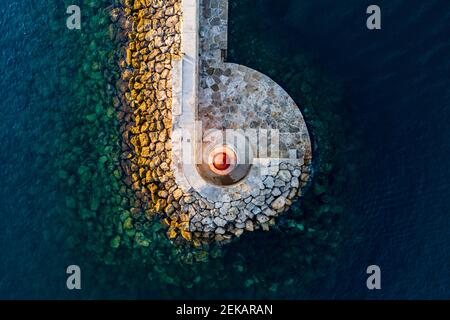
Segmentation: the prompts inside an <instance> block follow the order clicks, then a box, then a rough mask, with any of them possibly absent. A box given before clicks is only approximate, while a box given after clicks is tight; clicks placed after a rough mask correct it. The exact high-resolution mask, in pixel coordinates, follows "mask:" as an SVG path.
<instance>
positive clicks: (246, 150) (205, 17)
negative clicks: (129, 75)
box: [172, 0, 312, 241]
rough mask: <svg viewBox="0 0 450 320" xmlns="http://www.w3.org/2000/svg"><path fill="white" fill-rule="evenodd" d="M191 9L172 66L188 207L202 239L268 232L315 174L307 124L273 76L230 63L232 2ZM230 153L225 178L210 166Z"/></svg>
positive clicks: (205, 2)
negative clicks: (217, 156)
mask: <svg viewBox="0 0 450 320" xmlns="http://www.w3.org/2000/svg"><path fill="white" fill-rule="evenodd" d="M182 13H183V14H182V15H183V16H182V27H181V39H182V40H181V41H182V45H181V51H182V58H181V59H179V60H175V62H174V63H173V65H172V116H173V125H172V151H173V152H172V171H173V173H174V177H175V181H176V183H177V185H178V186H179V187H180V189H181V190H182V192H183V195H182V197H181V199H180V207H181V209H180V211H181V212H182V213H183V214H185V215H188V217H189V230H188V231H189V232H190V233H191V234H192V235H193V237H194V238H196V239H205V240H206V239H208V240H211V239H215V240H217V241H224V240H229V239H232V238H233V237H236V236H240V235H241V234H242V233H243V232H244V231H254V230H255V229H260V228H262V229H264V230H268V229H269V227H270V225H273V224H275V218H276V217H277V216H278V215H280V214H282V213H283V212H285V211H286V210H287V209H288V208H289V206H290V205H291V204H292V202H293V201H294V200H296V199H298V198H299V196H301V194H302V190H303V189H304V187H305V185H306V184H307V181H308V179H309V177H310V164H311V158H312V156H311V154H312V153H311V143H310V139H309V134H308V130H307V127H306V124H305V121H304V119H303V116H302V114H301V112H300V110H299V108H298V106H297V105H296V104H295V102H294V101H293V100H292V98H290V97H289V95H288V94H287V93H286V92H285V91H284V90H283V89H282V88H281V87H280V86H279V85H278V84H276V83H275V82H274V81H273V80H271V79H270V78H269V77H267V76H265V75H264V74H262V73H260V72H258V71H255V70H252V69H250V68H248V67H245V66H242V65H238V64H233V63H228V62H226V52H227V27H228V1H225V0H221V1H219V0H182ZM222 147H224V148H227V150H229V151H230V153H232V154H233V155H234V156H235V157H234V158H233V157H231V158H233V159H234V161H235V162H236V163H231V165H233V167H232V168H231V169H230V170H229V171H230V172H231V173H229V174H228V173H227V174H224V175H223V176H222V175H221V174H220V172H218V171H217V170H210V169H211V168H212V167H211V163H208V161H209V160H208V159H210V158H211V154H212V153H213V152H215V151H214V150H217V148H222ZM227 152H228V151H227ZM212 155H214V154H212ZM225 167H226V168H228V167H229V164H227V166H225Z"/></svg>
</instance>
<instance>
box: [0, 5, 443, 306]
mask: <svg viewBox="0 0 450 320" xmlns="http://www.w3.org/2000/svg"><path fill="white" fill-rule="evenodd" d="M231 2H233V3H235V4H236V6H235V7H233V9H232V11H231V14H230V15H231V20H232V21H233V19H237V15H239V16H241V17H245V19H246V20H248V24H247V25H245V26H244V25H241V26H242V29H243V30H245V33H244V34H238V32H237V31H238V30H236V29H232V30H230V34H229V37H230V38H231V40H230V43H231V46H232V49H233V52H234V54H233V55H232V56H233V59H234V60H237V61H240V60H242V61H244V60H245V61H247V58H248V57H246V56H245V53H244V52H241V51H240V50H239V42H233V40H232V38H233V37H239V39H245V38H246V37H247V36H248V39H249V40H251V39H252V38H258V37H259V38H260V39H263V40H264V41H265V43H267V46H268V48H271V47H273V48H277V49H279V50H280V52H281V53H280V55H282V56H283V57H288V58H289V57H291V56H294V55H297V54H299V53H300V54H305V55H306V56H308V57H310V58H311V59H312V60H313V61H314V62H315V64H316V65H317V66H320V68H321V69H322V70H324V71H325V72H326V73H327V74H329V75H330V76H331V77H333V78H334V79H335V81H336V82H338V83H340V84H341V85H342V86H343V90H344V100H343V101H344V103H348V105H349V106H351V107H348V108H347V107H345V106H341V105H340V106H337V107H336V110H333V111H334V112H336V113H337V114H340V115H341V116H342V117H345V119H346V121H348V122H349V123H350V124H351V127H352V130H350V131H347V132H346V134H347V136H348V140H349V141H350V140H352V139H353V138H355V139H356V140H358V141H359V143H360V144H361V145H362V149H360V150H358V152H347V153H345V154H343V155H342V158H343V159H344V160H345V159H346V160H347V162H348V163H349V164H351V165H352V166H355V172H357V175H356V176H354V178H353V181H349V182H348V184H344V185H343V187H342V192H341V197H342V199H345V200H346V201H347V202H351V203H352V205H351V206H350V209H349V211H347V212H346V213H345V214H347V215H348V216H349V217H351V219H350V222H349V223H350V224H351V229H352V232H351V235H350V238H349V239H348V241H347V242H346V244H344V246H343V249H342V251H343V253H342V255H341V256H339V258H338V260H337V261H336V262H335V263H334V264H333V265H330V266H329V270H328V271H327V276H326V279H325V280H324V281H323V283H322V284H320V285H317V286H316V287H314V288H312V289H311V290H309V294H308V295H307V296H292V297H291V298H303V299H308V298H326V299H334V298H337V299H346V298H352V299H354V298H362V299H366V298H371V299H413V298H421V299H429V298H440V299H442V298H447V299H448V298H450V273H449V271H450V216H449V215H450V182H449V181H450V166H449V163H450V89H449V88H450V59H449V57H450V38H449V35H450V3H449V2H448V1H446V0H429V1H420V0H389V1H388V0H377V1H365V0H347V1H345V2H344V1H334V0H315V1H298V0H282V1H281V0H280V1H276V2H274V1H270V0H255V1H253V3H254V4H253V7H252V10H246V8H240V7H239V1H231ZM374 3H376V4H378V5H379V6H380V7H381V9H382V30H378V31H369V30H367V28H366V17H367V15H366V14H365V11H366V8H367V6H368V5H370V4H374ZM244 9H245V10H244ZM64 16H65V8H64V6H62V5H61V3H60V2H57V1H44V0H39V1H31V0H21V1H18V0H12V1H8V2H6V1H3V2H1V3H0V27H1V30H2V37H1V38H0V42H1V43H0V48H1V59H0V67H1V68H0V70H2V74H1V77H0V81H1V84H0V98H1V99H0V114H1V119H0V142H1V144H0V160H1V161H0V217H1V221H2V223H1V224H0V225H1V231H0V298H9V299H10V298H40V299H42V298H73V297H84V298H90V297H91V295H83V292H82V293H80V294H73V293H71V292H67V290H65V268H66V266H67V265H69V264H72V263H73V262H72V261H71V260H70V259H69V260H68V259H67V257H66V256H65V255H63V252H65V250H66V248H65V247H64V246H63V245H62V243H63V242H62V241H61V239H62V238H65V237H67V236H69V235H68V234H67V233H63V234H58V230H59V228H58V225H57V222H56V221H58V218H61V216H64V214H65V212H64V209H63V208H64V205H63V204H62V202H63V201H62V193H64V190H61V189H62V188H63V187H62V185H60V184H58V182H57V181H54V179H52V175H55V174H56V173H55V172H56V171H55V168H54V167H53V166H52V165H53V162H54V158H55V155H54V150H58V147H57V144H58V143H59V142H58V135H60V134H61V132H62V131H64V126H63V124H62V123H61V118H57V117H55V114H56V113H60V111H61V110H64V108H66V107H67V106H69V105H70V103H68V98H70V97H68V96H67V92H64V91H61V86H60V82H61V68H62V67H64V66H68V64H70V63H71V62H69V61H72V60H73V59H75V60H76V59H78V60H79V61H82V59H84V57H83V55H82V54H80V56H79V58H77V57H75V58H74V57H71V59H72V60H70V59H68V55H73V48H68V47H67V46H66V44H65V43H66V42H65V39H62V38H61V37H62V36H61V34H62V32H61V29H63V28H65V25H64ZM51 17H53V18H52V19H53V20H52V19H51ZM54 17H61V20H56V22H55V18H54ZM250 66H251V65H250ZM69 67H70V66H69ZM258 67H259V66H258ZM259 69H261V71H263V72H265V73H268V74H270V73H271V71H270V70H264V67H260V68H259ZM273 77H274V78H276V80H277V81H279V82H281V83H282V80H283V79H282V76H281V75H274V76H273ZM277 77H279V79H277ZM287 89H288V91H289V88H287ZM307 120H308V119H307ZM64 125H65V126H67V125H69V126H70V123H69V124H66V123H65V124H64ZM330 135H333V132H330ZM343 143H345V141H344V142H343ZM361 150H362V151H361ZM248 254H250V255H251V252H249V253H248ZM317 254H319V255H320V252H318V253H317ZM371 264H376V265H379V266H380V267H381V271H382V290H380V291H368V290H367V289H366V286H365V282H366V277H367V275H366V273H365V271H366V267H367V266H368V265H371ZM286 269H290V266H289V261H286ZM225 272H226V271H225ZM100 291H101V290H100ZM152 294H153V295H154V293H152ZM286 295H288V294H285V295H284V296H286ZM99 296H105V292H103V293H102V292H101V293H99ZM216 296H217V293H216ZM223 296H225V297H232V296H233V292H226V293H225V292H224V293H223ZM258 296H260V295H258ZM137 297H139V296H137ZM131 298H132V297H131Z"/></svg>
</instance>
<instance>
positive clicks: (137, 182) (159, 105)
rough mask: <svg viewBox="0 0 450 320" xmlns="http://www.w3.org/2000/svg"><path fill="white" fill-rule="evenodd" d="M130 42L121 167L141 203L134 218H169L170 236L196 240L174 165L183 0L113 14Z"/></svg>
mask: <svg viewBox="0 0 450 320" xmlns="http://www.w3.org/2000/svg"><path fill="white" fill-rule="evenodd" d="M112 16H113V19H115V20H117V21H118V23H119V25H120V27H121V28H122V33H124V34H125V35H126V39H127V44H126V51H125V54H124V56H125V57H124V59H123V60H122V61H121V62H120V66H121V68H122V70H123V71H122V76H121V79H120V80H119V82H118V83H117V88H118V89H119V91H120V92H121V95H122V99H121V101H117V104H120V105H121V110H120V112H119V114H118V117H119V120H121V122H122V126H121V129H120V131H121V134H122V156H121V166H122V169H123V171H124V173H125V175H124V176H125V183H126V184H127V185H128V186H129V187H131V188H132V189H133V190H134V192H135V194H136V198H137V200H136V201H135V202H134V203H133V204H132V206H133V208H132V209H131V213H132V215H135V216H138V215H140V214H141V213H142V212H145V215H146V216H148V217H151V216H153V215H155V214H163V215H165V216H167V218H166V219H165V221H166V223H167V224H168V225H169V231H168V235H169V237H170V238H176V237H177V235H181V237H183V238H184V239H186V240H191V235H190V233H189V232H188V231H187V230H188V229H189V217H188V216H187V215H186V214H184V215H183V214H179V209H180V204H179V200H180V198H181V197H182V192H181V190H180V189H178V187H177V185H176V183H175V180H174V177H173V173H172V172H171V170H170V167H171V150H172V146H171V126H172V114H171V107H172V101H171V100H172V82H171V66H172V61H173V60H174V59H179V57H180V46H181V35H180V25H181V18H182V14H181V1H180V0H165V1H161V0H151V1H150V0H134V1H132V0H125V1H124V3H123V9H122V10H121V11H119V12H114V13H113V15H112Z"/></svg>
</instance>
